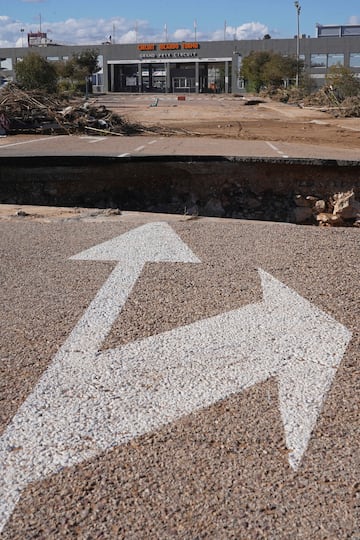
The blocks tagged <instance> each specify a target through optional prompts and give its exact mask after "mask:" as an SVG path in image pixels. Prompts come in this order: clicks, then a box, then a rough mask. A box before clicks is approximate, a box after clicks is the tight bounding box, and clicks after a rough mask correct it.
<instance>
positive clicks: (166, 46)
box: [160, 43, 180, 51]
mask: <svg viewBox="0 0 360 540" xmlns="http://www.w3.org/2000/svg"><path fill="white" fill-rule="evenodd" d="M177 49H180V44H179V43H160V51H175V50H177Z"/></svg>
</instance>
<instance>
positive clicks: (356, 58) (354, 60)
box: [350, 52, 360, 68]
mask: <svg viewBox="0 0 360 540" xmlns="http://www.w3.org/2000/svg"><path fill="white" fill-rule="evenodd" d="M350 67H353V68H360V52H359V53H350Z"/></svg>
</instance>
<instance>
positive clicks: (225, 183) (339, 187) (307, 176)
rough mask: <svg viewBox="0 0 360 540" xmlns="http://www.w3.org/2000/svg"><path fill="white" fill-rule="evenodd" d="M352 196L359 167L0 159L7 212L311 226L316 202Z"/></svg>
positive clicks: (172, 159) (299, 162)
mask: <svg viewBox="0 0 360 540" xmlns="http://www.w3.org/2000/svg"><path fill="white" fill-rule="evenodd" d="M352 189H353V190H354V192H355V196H356V198H357V200H359V199H360V163H359V162H356V161H354V162H353V161H338V160H318V159H317V160H315V159H311V160H310V159H283V158H238V157H223V156H205V157H204V156H199V157H196V156H152V157H148V156H147V157H125V158H115V157H96V156H91V157H88V156H64V157H61V156H53V157H52V156H51V157H39V156H36V157H23V158H19V157H16V158H13V157H3V158H1V159H0V202H1V203H5V204H31V205H47V206H48V205H49V206H71V207H74V206H76V207H96V208H119V209H120V210H133V211H146V212H165V213H176V214H188V215H200V216H201V215H203V216H216V217H230V218H245V219H257V220H271V221H284V222H297V223H315V222H316V220H315V217H314V211H313V208H314V203H315V202H317V201H323V202H325V203H326V204H327V201H329V200H330V199H331V197H332V196H333V195H334V194H335V193H338V192H344V191H348V190H352ZM310 207H311V208H310ZM325 210H326V209H325Z"/></svg>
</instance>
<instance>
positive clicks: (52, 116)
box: [0, 84, 173, 136]
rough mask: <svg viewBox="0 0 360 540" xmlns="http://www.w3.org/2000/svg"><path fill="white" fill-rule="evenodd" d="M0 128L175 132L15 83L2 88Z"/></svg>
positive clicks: (104, 132)
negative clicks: (24, 88) (131, 120)
mask: <svg viewBox="0 0 360 540" xmlns="http://www.w3.org/2000/svg"><path fill="white" fill-rule="evenodd" d="M0 128H1V129H2V130H4V132H6V133H7V134H17V133H31V134H33V133H49V134H52V133H63V134H69V135H70V134H76V133H101V134H102V135H118V136H119V135H136V134H137V135H138V134H142V133H144V134H146V133H161V134H164V135H166V134H169V135H171V134H173V131H172V130H169V129H164V128H160V127H157V126H143V125H141V124H137V123H131V122H128V121H127V120H126V119H124V118H122V117H121V116H119V115H118V114H116V113H114V112H112V111H110V110H109V109H107V108H106V107H105V106H104V105H98V104H97V103H96V102H95V101H94V100H90V101H84V99H82V98H77V99H71V100H70V99H69V98H67V97H61V96H57V95H49V94H46V93H43V92H41V91H26V92H25V91H24V90H21V89H20V88H19V87H18V86H16V85H15V84H10V85H7V86H6V87H5V88H3V89H1V90H0Z"/></svg>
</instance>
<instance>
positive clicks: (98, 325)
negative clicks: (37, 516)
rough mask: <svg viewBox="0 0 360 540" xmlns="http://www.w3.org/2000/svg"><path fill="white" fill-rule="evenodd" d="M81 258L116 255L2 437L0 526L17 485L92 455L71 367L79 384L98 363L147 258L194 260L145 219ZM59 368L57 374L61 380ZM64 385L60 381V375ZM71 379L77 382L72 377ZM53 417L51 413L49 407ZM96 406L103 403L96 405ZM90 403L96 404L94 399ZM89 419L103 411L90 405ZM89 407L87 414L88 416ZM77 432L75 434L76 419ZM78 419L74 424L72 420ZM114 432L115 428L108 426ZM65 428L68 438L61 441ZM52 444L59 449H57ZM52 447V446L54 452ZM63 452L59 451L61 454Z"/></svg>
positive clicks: (167, 231) (164, 228)
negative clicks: (106, 273)
mask: <svg viewBox="0 0 360 540" xmlns="http://www.w3.org/2000/svg"><path fill="white" fill-rule="evenodd" d="M71 258H72V259H75V260H76V259H78V260H92V261H94V260H95V261H119V264H118V265H117V266H116V267H115V269H114V270H113V272H112V273H111V275H110V276H109V278H108V280H107V281H106V282H105V284H104V285H103V286H102V287H101V289H100V290H99V292H98V293H97V295H96V297H95V298H94V300H93V301H92V302H91V304H90V306H89V307H88V309H87V310H86V311H85V313H84V315H83V316H82V318H81V319H80V321H79V322H78V323H77V325H76V326H75V328H74V329H73V331H72V332H71V334H70V336H69V337H68V339H67V340H66V341H65V343H64V344H63V346H62V347H61V348H60V350H59V351H58V353H57V354H56V355H55V357H54V359H53V361H52V364H51V366H50V367H49V369H48V370H47V371H46V372H45V373H44V375H43V377H42V378H41V379H40V381H39V384H38V385H37V386H36V388H35V390H34V392H33V393H32V394H31V395H30V396H29V397H28V399H27V400H26V401H25V402H24V403H23V405H22V406H21V407H20V408H19V410H18V412H17V414H16V415H15V416H14V418H13V420H12V422H11V424H10V425H9V426H8V428H7V429H6V431H5V433H4V435H3V437H2V438H1V440H0V532H1V531H2V529H3V527H4V525H5V524H6V522H7V520H8V518H9V516H10V515H11V513H12V511H13V509H14V507H15V506H16V504H17V501H18V500H19V498H20V495H21V491H22V489H23V488H24V487H25V486H26V485H27V484H28V483H29V482H31V481H34V480H38V479H40V478H44V477H45V476H47V475H49V474H51V473H54V472H56V471H59V470H60V469H61V468H62V467H64V466H66V465H71V464H73V463H77V462H78V461H82V460H83V459H85V458H86V457H90V456H93V455H96V454H97V453H98V452H99V450H100V447H99V446H98V445H97V444H96V443H95V445H91V444H90V445H89V448H87V443H86V442H85V441H84V440H83V436H84V434H83V433H82V432H81V428H80V425H81V424H82V420H84V418H85V416H87V414H88V413H89V412H90V411H86V410H84V409H82V407H83V406H86V407H87V406H88V404H87V403H85V402H84V401H83V400H82V397H81V392H82V388H81V387H82V383H81V382H80V380H79V391H78V392H77V391H76V395H77V398H78V399H77V398H75V399H74V396H73V397H71V392H72V387H73V383H75V381H74V380H73V381H72V380H71V378H72V369H73V368H74V369H75V371H77V375H78V376H79V377H80V379H81V380H82V381H83V382H84V380H85V379H86V377H87V369H88V367H89V366H90V365H92V366H93V369H96V368H95V366H96V360H95V358H96V354H97V353H98V351H99V349H100V347H101V344H102V343H103V341H104V340H105V338H106V336H107V335H108V333H109V332H110V330H111V327H112V325H113V323H114V321H115V320H116V318H117V317H118V315H119V313H120V312H121V310H122V308H123V307H124V305H125V302H126V300H127V298H128V296H129V294H130V292H131V290H132V288H133V286H134V284H135V283H136V281H137V279H138V277H139V275H140V274H141V271H142V269H143V267H144V265H145V263H146V262H182V263H199V262H200V260H199V259H198V258H197V257H196V256H195V255H194V254H193V252H192V251H191V250H190V249H189V248H188V246H187V245H186V244H184V242H183V241H182V240H181V239H180V238H179V236H178V235H177V234H176V233H175V232H174V230H173V229H172V228H171V227H170V226H169V225H168V224H167V223H164V222H160V223H149V224H147V225H143V226H142V227H138V228H136V229H133V230H131V231H130V232H128V233H126V234H123V235H121V236H118V237H117V238H114V239H112V240H109V241H108V242H104V243H102V244H99V245H97V246H95V247H93V248H90V249H88V250H86V251H83V252H82V253H79V254H78V255H75V256H74V257H71ZM58 373H61V374H62V375H61V377H60V379H59V378H57V377H58V375H57V374H58ZM63 377H65V379H68V382H67V383H65V386H62V383H63V382H65V379H63ZM75 384H76V383H75ZM58 391H60V395H61V396H62V398H60V399H63V400H64V403H65V402H66V403H67V405H66V406H65V408H64V409H63V411H62V412H61V411H60V410H59V409H57V405H58V404H59V403H58V402H57V398H55V394H57V393H58ZM53 405H54V409H53V412H54V413H55V416H52V414H51V413H50V416H48V413H49V412H50V410H52V406H53ZM97 405H98V406H99V407H101V406H102V404H101V403H100V402H99V403H98V404H97ZM91 406H92V407H93V406H94V407H95V406H96V403H95V402H92V403H91ZM93 412H94V417H93V420H91V419H90V418H89V429H90V430H91V428H90V426H91V423H92V421H96V418H97V417H98V416H99V415H100V416H101V415H102V414H104V419H105V418H106V411H103V412H101V411H97V412H95V411H93ZM91 414H92V413H90V416H91ZM77 421H79V432H78V433H76V427H75V424H76V422H77ZM74 423H75V424H74ZM109 429H110V430H111V429H112V427H111V426H109ZM65 432H67V433H68V435H70V434H72V435H73V436H74V439H73V442H72V443H71V444H70V447H69V452H67V451H66V449H65V447H64V445H65V446H66V444H67V443H66V439H68V438H70V439H71V437H72V435H70V437H68V435H65ZM62 433H63V434H64V435H65V439H64V440H62ZM74 445H75V446H77V447H78V450H79V452H80V453H79V454H78V457H76V456H75V455H72V448H73V450H74V451H75V453H77V450H75V446H74ZM55 448H57V450H55ZM53 450H55V452H53ZM60 455H62V457H60Z"/></svg>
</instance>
